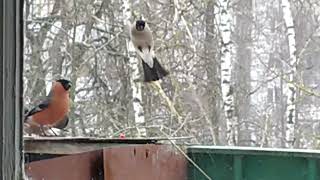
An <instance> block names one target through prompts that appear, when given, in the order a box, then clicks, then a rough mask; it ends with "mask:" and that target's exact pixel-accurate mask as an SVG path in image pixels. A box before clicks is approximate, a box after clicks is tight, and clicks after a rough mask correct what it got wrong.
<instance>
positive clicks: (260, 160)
mask: <svg viewBox="0 0 320 180" xmlns="http://www.w3.org/2000/svg"><path fill="white" fill-rule="evenodd" d="M319 152H320V151H319ZM319 152H318V151H303V150H291V151H288V150H284V149H266V148H261V149H259V148H241V147H239V148H238V147H230V148H228V147H218V146H212V147H205V146H201V147H200V146H191V147H189V148H188V155H189V157H190V158H191V159H192V160H193V161H195V163H197V164H198V166H199V167H200V168H202V169H203V170H204V171H205V172H206V173H207V174H208V175H209V176H210V177H211V178H212V179H213V180H286V179H288V180H320V176H319V170H320V153H319ZM188 168H189V169H188V177H189V180H202V179H206V178H205V177H204V175H203V174H201V172H199V171H198V170H197V169H196V168H195V167H193V165H192V164H191V163H190V164H189V166H188Z"/></svg>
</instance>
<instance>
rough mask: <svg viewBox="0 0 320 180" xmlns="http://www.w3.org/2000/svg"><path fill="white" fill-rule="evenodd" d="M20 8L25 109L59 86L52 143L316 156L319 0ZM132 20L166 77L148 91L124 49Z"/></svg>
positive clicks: (62, 2) (37, 1)
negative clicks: (58, 122)
mask: <svg viewBox="0 0 320 180" xmlns="http://www.w3.org/2000/svg"><path fill="white" fill-rule="evenodd" d="M24 3H25V5H24V92H23V93H24V106H25V108H28V109H29V108H32V107H33V106H34V105H36V104H37V103H38V102H39V101H41V99H43V98H45V97H46V96H47V95H48V93H49V91H50V88H51V85H52V82H53V81H54V80H56V79H60V78H64V79H68V80H70V81H71V82H72V84H73V86H72V88H71V90H70V99H71V109H70V112H69V124H68V125H67V127H66V129H65V131H61V134H60V136H67V137H71V136H85V137H101V138H118V137H119V135H125V137H126V138H135V137H190V138H187V139H184V140H182V143H188V144H202V145H233V146H234V145H235V146H253V147H278V148H304V149H318V148H320V141H319V140H320V1H318V0H302V1H301V0H238V1H231V0H197V1H193V0H154V1H147V0H25V1H24ZM141 17H143V19H145V20H146V22H147V23H148V24H149V27H150V29H151V30H152V33H153V39H154V41H155V53H156V55H157V57H158V59H159V61H160V62H161V64H162V65H163V66H164V67H165V68H166V69H167V70H168V71H169V72H170V74H169V76H167V77H165V78H164V79H163V80H160V81H156V82H152V83H145V82H143V80H142V79H143V71H142V65H141V60H140V59H138V58H137V55H136V52H135V49H134V48H133V45H132V43H131V41H130V35H129V26H130V24H132V23H134V22H135V20H138V19H139V18H141ZM318 58H319V59H318Z"/></svg>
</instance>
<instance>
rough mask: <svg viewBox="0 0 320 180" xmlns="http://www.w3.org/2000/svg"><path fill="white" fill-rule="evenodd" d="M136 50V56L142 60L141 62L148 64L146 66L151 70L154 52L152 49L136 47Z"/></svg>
mask: <svg viewBox="0 0 320 180" xmlns="http://www.w3.org/2000/svg"><path fill="white" fill-rule="evenodd" d="M135 48H136V52H137V53H138V55H139V56H140V58H142V60H143V61H144V62H145V63H147V64H148V66H150V67H151V68H152V67H153V57H154V52H153V50H152V49H150V50H149V48H142V49H139V48H137V47H135Z"/></svg>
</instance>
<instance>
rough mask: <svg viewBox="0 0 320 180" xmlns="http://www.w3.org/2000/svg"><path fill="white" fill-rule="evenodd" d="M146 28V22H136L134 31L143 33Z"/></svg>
mask: <svg viewBox="0 0 320 180" xmlns="http://www.w3.org/2000/svg"><path fill="white" fill-rule="evenodd" d="M145 26H146V22H145V21H144V20H138V21H136V29H137V31H143V30H144V28H145Z"/></svg>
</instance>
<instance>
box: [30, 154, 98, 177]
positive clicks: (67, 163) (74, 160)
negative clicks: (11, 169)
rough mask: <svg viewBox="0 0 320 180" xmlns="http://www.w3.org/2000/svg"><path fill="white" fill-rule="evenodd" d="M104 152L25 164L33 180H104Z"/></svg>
mask: <svg viewBox="0 0 320 180" xmlns="http://www.w3.org/2000/svg"><path fill="white" fill-rule="evenodd" d="M102 160H103V157H102V151H92V152H87V153H81V154H74V155H69V156H63V157H58V158H52V159H48V160H41V161H33V162H31V163H28V164H25V172H26V175H27V177H29V178H31V179H32V180H100V179H101V178H102V179H103V161H102Z"/></svg>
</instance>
